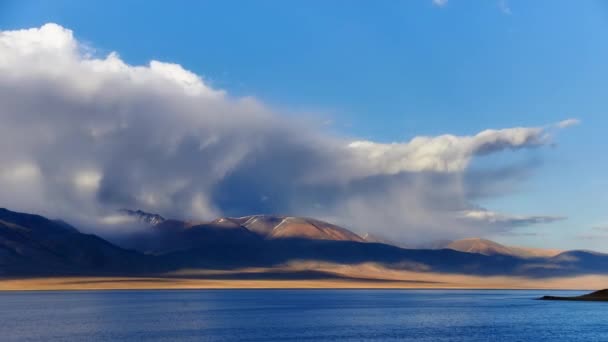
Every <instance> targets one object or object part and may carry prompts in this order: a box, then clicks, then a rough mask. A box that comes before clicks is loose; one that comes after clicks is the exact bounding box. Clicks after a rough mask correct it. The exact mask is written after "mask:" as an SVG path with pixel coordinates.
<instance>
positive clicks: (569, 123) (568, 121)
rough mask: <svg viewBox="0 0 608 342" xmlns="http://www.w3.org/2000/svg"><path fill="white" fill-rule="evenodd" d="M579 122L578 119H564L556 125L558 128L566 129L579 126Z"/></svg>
mask: <svg viewBox="0 0 608 342" xmlns="http://www.w3.org/2000/svg"><path fill="white" fill-rule="evenodd" d="M580 123H581V121H580V120H579V119H566V120H563V121H560V122H558V123H557V127H559V128H567V127H571V126H576V125H579V124H580Z"/></svg>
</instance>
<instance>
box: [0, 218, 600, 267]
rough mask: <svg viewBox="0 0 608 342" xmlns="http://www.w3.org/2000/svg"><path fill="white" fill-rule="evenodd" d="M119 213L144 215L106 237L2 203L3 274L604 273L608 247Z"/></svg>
mask: <svg viewBox="0 0 608 342" xmlns="http://www.w3.org/2000/svg"><path fill="white" fill-rule="evenodd" d="M121 214H122V215H126V216H128V217H130V218H132V219H133V222H139V223H140V224H141V223H144V224H145V225H146V227H145V229H144V230H138V231H137V232H135V233H130V234H125V235H123V236H121V237H114V238H112V239H111V241H108V240H105V239H102V238H101V237H99V236H96V235H92V234H84V233H82V232H80V231H79V230H78V229H77V228H76V227H73V226H71V225H69V224H67V223H65V222H63V221H60V220H52V219H48V218H45V217H42V216H39V215H34V214H27V213H18V212H14V211H10V210H8V209H0V276H5V277H6V276H20V275H23V276H47V275H150V274H162V273H166V272H176V271H179V270H184V269H205V270H209V269H212V270H235V269H242V268H247V267H264V268H270V269H272V268H277V267H281V266H282V265H286V264H288V263H290V262H296V261H299V262H301V261H306V262H317V263H322V262H324V263H332V264H340V265H360V264H364V263H372V264H374V265H378V267H380V268H381V269H384V270H387V271H393V270H405V271H416V272H440V273H450V274H465V275H483V276H487V275H508V276H513V275H515V276H528V277H555V276H571V275H581V274H608V255H606V254H602V253H596V252H590V251H557V250H542V249H527V248H519V247H510V246H503V245H500V244H498V243H495V242H492V241H489V240H483V239H464V240H458V241H454V242H451V243H449V244H447V245H446V246H445V248H440V249H407V248H401V247H399V246H394V245H392V244H390V243H386V242H380V241H378V239H370V238H368V239H366V238H364V237H362V236H359V235H358V234H356V233H354V232H352V231H350V230H348V229H346V228H343V227H339V226H336V225H333V224H330V223H327V222H323V221H320V220H316V219H312V218H304V217H291V216H274V215H253V216H245V217H236V218H235V217H224V218H219V219H216V220H214V221H211V222H188V221H180V220H172V219H165V218H163V217H162V216H160V215H155V214H148V213H146V212H143V211H141V210H135V211H133V210H122V211H121ZM310 271H314V270H310Z"/></svg>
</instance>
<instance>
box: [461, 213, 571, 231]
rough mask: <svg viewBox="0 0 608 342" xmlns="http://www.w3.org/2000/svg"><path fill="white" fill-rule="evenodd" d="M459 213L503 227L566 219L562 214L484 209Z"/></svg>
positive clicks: (473, 219)
mask: <svg viewBox="0 0 608 342" xmlns="http://www.w3.org/2000/svg"><path fill="white" fill-rule="evenodd" d="M461 215H462V216H461V217H462V218H463V219H464V220H468V221H478V222H484V223H486V224H489V225H494V226H496V227H503V228H514V227H522V226H529V225H532V224H546V223H552V222H555V221H561V220H565V219H566V218H565V217H562V216H535V215H509V214H501V213H497V212H493V211H490V210H484V209H477V210H465V211H463V212H462V213H461Z"/></svg>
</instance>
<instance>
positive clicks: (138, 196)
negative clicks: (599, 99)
mask: <svg viewBox="0 0 608 342" xmlns="http://www.w3.org/2000/svg"><path fill="white" fill-rule="evenodd" d="M444 4H445V3H444ZM90 52H91V49H88V48H84V47H83V46H82V44H80V43H79V42H78V41H76V40H75V39H74V37H73V34H72V32H71V31H70V30H68V29H65V28H63V27H61V26H58V25H55V24H47V25H44V26H42V27H40V28H35V29H29V30H19V31H2V32H0V108H2V109H1V110H0V119H1V120H2V125H0V155H1V156H2V160H1V162H0V188H2V189H3V191H0V203H1V204H2V205H4V206H7V207H10V208H13V209H15V210H26V211H35V212H41V213H47V214H51V215H53V216H55V217H64V218H67V219H70V220H72V221H76V222H75V223H79V222H102V223H103V222H105V221H103V218H107V217H112V215H113V213H114V211H115V210H116V209H119V208H142V209H146V210H147V211H151V212H158V213H160V214H162V215H163V216H165V217H184V218H193V219H212V218H214V216H218V215H225V214H239V215H244V214H253V213H259V212H265V213H289V214H293V215H313V216H318V217H320V218H328V219H331V220H335V221H337V222H340V223H343V224H345V225H347V226H349V227H354V228H356V229H359V230H362V231H374V230H376V231H383V232H387V233H385V234H383V235H385V236H389V237H390V236H391V234H393V235H399V236H400V237H405V238H410V239H411V238H414V239H423V238H428V237H429V236H431V235H433V234H435V235H440V236H444V235H450V234H451V235H450V237H459V236H467V235H480V234H479V231H482V230H483V229H493V227H494V225H493V224H491V222H490V223H489V222H488V220H485V221H484V220H476V221H475V222H473V223H472V222H467V223H466V224H464V223H463V222H462V220H461V217H459V216H458V215H455V213H457V212H461V211H465V210H472V208H476V206H475V204H474V203H473V201H474V200H475V198H473V197H472V196H471V195H470V194H472V193H484V191H483V190H482V189H477V188H479V187H484V186H485V185H484V184H485V183H482V182H477V183H476V182H471V181H469V180H467V179H466V177H465V176H466V174H467V172H468V168H469V165H470V163H471V161H472V160H473V159H474V158H481V157H483V156H484V155H488V154H494V153H500V152H502V151H506V150H519V149H526V148H538V147H541V146H544V145H546V144H548V143H549V142H550V134H551V132H550V129H548V128H543V127H516V128H507V129H499V130H485V131H482V132H480V133H478V134H475V135H470V136H455V135H449V134H446V135H441V136H436V137H428V136H421V137H415V138H413V139H411V140H410V141H407V142H395V143H392V144H384V143H378V142H374V141H350V140H345V139H343V138H339V137H336V136H333V135H331V134H329V133H327V132H326V131H325V130H324V129H325V128H324V125H322V124H318V125H311V124H310V123H307V122H301V121H298V119H296V118H294V117H293V116H286V115H280V114H279V113H276V112H275V111H274V110H272V109H270V108H268V107H267V106H265V105H264V104H263V103H261V102H260V101H258V100H256V99H255V98H234V97H230V96H229V95H228V94H227V93H226V92H225V91H223V90H219V89H215V88H213V87H212V86H210V85H209V84H208V83H206V81H205V79H204V78H203V77H200V76H198V75H196V74H194V73H192V72H190V71H188V70H186V69H185V68H183V67H182V66H180V65H177V64H171V63H164V62H158V61H152V62H150V63H149V64H148V65H140V66H134V65H129V64H127V63H125V62H124V61H123V60H122V59H120V57H119V55H118V54H117V53H110V54H109V55H107V56H104V57H95V56H92V55H91V53H90ZM24 99H27V100H24ZM558 126H559V127H567V126H570V124H561V123H560V124H558ZM25 157H27V158H28V160H27V161H26V162H24V160H23V158H25ZM497 174H500V181H501V182H505V179H506V180H507V181H508V180H509V177H510V172H501V173H497ZM492 177H494V176H491V175H487V176H486V177H485V178H486V179H489V180H486V182H488V181H490V180H491V179H493V178H492ZM5 189H9V191H4V190H5ZM16 193H18V195H15V194H16ZM109 220H110V221H112V220H114V219H109ZM114 221H115V220H114ZM114 221H112V222H114ZM520 221H521V222H525V221H526V220H520ZM538 221H539V220H536V221H535V220H528V222H529V223H530V224H533V223H538ZM106 223H107V222H106Z"/></svg>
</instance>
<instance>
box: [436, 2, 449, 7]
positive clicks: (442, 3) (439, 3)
mask: <svg viewBox="0 0 608 342" xmlns="http://www.w3.org/2000/svg"><path fill="white" fill-rule="evenodd" d="M447 4H448V0H433V5H435V6H438V7H443V6H445V5H447Z"/></svg>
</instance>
